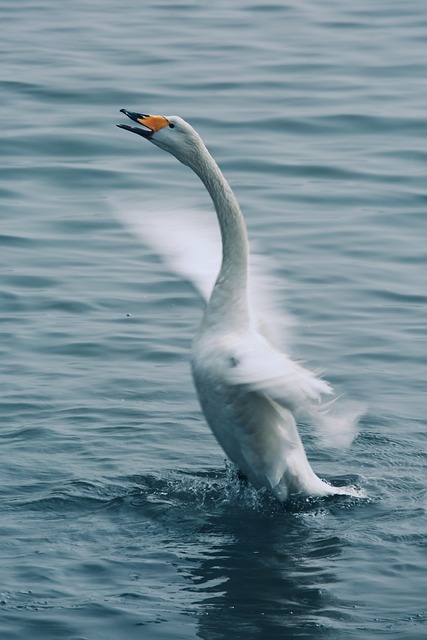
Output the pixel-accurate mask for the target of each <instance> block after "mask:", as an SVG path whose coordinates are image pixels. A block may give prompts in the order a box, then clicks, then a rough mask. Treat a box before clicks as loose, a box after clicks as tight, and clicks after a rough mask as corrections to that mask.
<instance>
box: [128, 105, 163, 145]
mask: <svg viewBox="0 0 427 640" xmlns="http://www.w3.org/2000/svg"><path fill="white" fill-rule="evenodd" d="M120 113H124V114H125V115H126V116H127V117H128V118H130V119H131V120H133V121H134V122H137V123H138V124H140V125H142V128H141V127H131V126H130V125H127V124H118V125H117V126H118V127H119V128H120V129H126V131H132V133H137V134H138V135H139V136H142V137H143V138H148V140H149V139H150V138H151V136H152V135H153V133H156V131H159V129H163V127H167V126H168V125H169V120H167V118H165V117H164V116H149V115H147V114H146V113H134V112H133V111H127V110H126V109H120Z"/></svg>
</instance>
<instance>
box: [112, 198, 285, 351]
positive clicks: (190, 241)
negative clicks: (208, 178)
mask: <svg viewBox="0 0 427 640" xmlns="http://www.w3.org/2000/svg"><path fill="white" fill-rule="evenodd" d="M112 207H113V211H114V213H115V216H116V218H117V219H118V220H119V221H120V222H121V224H123V225H124V227H125V228H127V229H128V230H129V231H130V233H132V235H134V236H135V237H137V238H138V239H139V240H141V241H142V243H143V244H145V245H146V246H148V247H150V248H151V249H153V250H154V251H155V252H156V253H157V255H158V256H159V257H160V258H161V259H162V260H163V262H164V263H165V264H166V265H167V266H168V267H169V268H170V269H171V271H172V272H173V273H176V274H177V275H179V276H181V277H182V278H183V279H184V280H186V281H187V282H189V283H190V284H191V285H192V286H193V287H194V288H195V290H196V291H197V293H198V294H199V295H200V296H201V297H202V298H203V300H204V301H205V302H208V300H209V298H210V295H211V293H212V289H213V286H214V284H215V280H216V277H217V275H218V273H219V269H220V264H221V237H220V233H219V227H218V222H217V219H216V216H215V214H214V213H213V212H210V211H198V210H197V209H194V208H191V207H188V208H185V209H178V208H174V209H172V210H171V209H167V208H165V207H160V206H159V205H158V204H157V205H156V204H154V205H151V204H147V203H146V204H145V207H144V211H141V210H140V209H139V208H137V207H136V206H127V207H126V208H124V207H123V206H117V205H115V203H112ZM264 262H265V261H264V260H263V258H262V257H261V256H260V255H259V254H257V253H252V252H251V256H250V263H251V264H250V286H249V288H250V295H251V303H252V307H253V311H254V316H255V317H256V319H257V323H258V329H259V330H260V331H261V332H262V333H265V334H266V335H268V337H269V339H270V340H271V341H273V342H274V343H275V344H277V345H278V346H280V347H281V348H284V347H286V346H287V345H288V343H290V342H291V340H292V336H291V327H292V326H293V324H294V322H293V319H292V318H291V316H290V315H289V314H286V313H284V312H283V310H280V313H279V312H278V310H279V304H278V303H277V302H276V297H277V295H275V291H274V288H273V286H272V280H273V278H272V277H271V274H270V273H269V271H268V269H267V268H266V266H265V264H264Z"/></svg>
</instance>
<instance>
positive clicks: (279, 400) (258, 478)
mask: <svg viewBox="0 0 427 640" xmlns="http://www.w3.org/2000/svg"><path fill="white" fill-rule="evenodd" d="M122 111H123V113H125V114H126V115H127V116H128V117H129V118H131V120H133V121H135V122H137V123H139V124H140V125H142V126H141V127H135V126H129V125H118V126H119V127H121V128H123V129H127V130H129V131H132V132H134V133H137V134H139V135H141V136H142V137H144V138H146V139H148V140H149V141H150V142H152V143H153V144H155V145H156V146H158V147H160V148H161V149H164V150H165V151H168V152H169V153H171V154H172V155H174V156H175V157H176V158H177V159H178V160H179V161H180V162H182V163H183V164H185V165H187V166H188V167H190V168H191V169H192V170H193V171H194V172H195V173H196V174H197V175H198V177H199V178H200V179H201V181H202V182H203V184H204V185H205V187H206V189H207V191H208V192H209V194H210V196H211V198H212V201H213V204H214V206H215V210H216V213H217V218H218V223H219V228H220V233H221V242H222V261H221V266H220V269H219V274H218V276H217V278H216V281H215V284H214V286H213V289H212V290H211V288H209V291H207V289H206V286H205V285H204V284H202V285H201V284H200V278H199V279H198V278H194V280H195V281H196V285H197V286H198V288H199V290H200V291H201V292H202V294H204V295H205V297H208V298H209V300H208V303H207V306H206V310H205V313H204V317H203V320H202V323H201V325H200V328H199V331H198V334H197V336H196V338H195V340H194V342H193V347H192V354H191V365H192V372H193V378H194V382H195V386H196V389H197V393H198V396H199V400H200V404H201V406H202V409H203V412H204V414H205V416H206V420H207V422H208V424H209V426H210V428H211V429H212V432H213V433H214V435H215V437H216V439H217V440H218V442H219V444H220V445H221V447H222V448H223V450H224V451H225V453H226V455H227V456H228V457H229V458H230V460H232V461H233V462H234V463H235V464H236V466H237V467H238V469H239V470H240V472H242V473H243V474H244V475H245V476H247V477H248V479H249V480H250V482H251V483H252V484H253V485H254V486H255V487H257V488H260V487H267V488H268V489H270V490H271V491H272V492H273V493H274V494H275V495H276V496H277V497H278V498H279V499H280V500H285V499H286V498H287V497H288V495H290V494H302V495H312V496H325V495H332V494H350V495H360V494H359V492H357V490H355V489H354V488H351V487H332V486H331V485H329V484H327V483H326V482H324V481H323V480H321V479H320V478H319V477H318V476H317V475H316V474H315V473H314V471H313V469H312V468H311V466H310V463H309V462H308V460H307V456H306V454H305V451H304V447H303V444H302V442H301V438H300V435H299V433H298V430H297V427H296V419H298V418H300V417H303V418H306V419H307V418H309V419H310V420H311V421H312V422H315V423H317V424H320V425H321V426H323V427H324V428H325V429H328V428H329V427H330V426H331V425H333V428H334V429H335V428H336V427H337V426H340V425H339V424H337V423H339V422H341V426H342V428H343V430H345V429H348V426H349V423H350V422H351V423H354V422H355V420H356V419H357V415H356V413H353V415H352V416H347V418H344V417H342V418H341V419H339V418H337V417H333V416H330V415H328V413H327V409H328V405H326V404H323V403H322V396H325V395H326V396H330V395H331V394H332V393H333V392H332V389H331V387H330V386H329V384H328V383H327V382H325V381H324V380H322V379H320V378H319V377H317V376H316V375H315V374H314V373H313V372H311V371H309V370H308V369H306V368H304V367H303V366H301V365H300V364H299V363H297V362H295V361H293V360H292V359H291V358H289V357H288V356H287V355H285V354H284V353H281V352H280V351H278V350H277V349H276V348H275V347H274V346H273V344H272V343H271V342H270V340H269V338H268V337H267V335H266V333H265V330H264V324H263V323H262V322H261V320H260V318H259V317H258V315H257V313H256V310H255V309H254V308H253V304H252V301H251V296H250V289H249V269H248V254H249V251H248V240H247V232H246V226H245V223H244V219H243V216H242V213H241V211H240V208H239V205H238V202H237V200H236V198H235V196H234V193H233V191H232V190H231V188H230V186H229V184H228V183H227V181H226V180H225V178H224V176H223V174H222V173H221V171H220V169H219V167H218V165H217V164H216V163H215V161H214V160H213V158H212V156H211V155H210V153H209V152H208V150H207V148H206V146H205V145H204V143H203V141H202V139H201V138H200V136H199V135H198V133H197V132H196V131H195V130H194V129H193V128H192V127H191V126H190V125H189V124H188V123H187V122H185V121H184V120H183V119H182V118H179V117H178V116H170V117H167V118H165V117H163V116H147V115H145V114H137V113H133V112H128V111H126V110H124V109H123V110H122ZM172 237H173V233H172ZM194 269H195V270H197V265H195V266H194ZM202 281H203V283H204V282H205V280H204V279H202ZM208 294H210V295H208Z"/></svg>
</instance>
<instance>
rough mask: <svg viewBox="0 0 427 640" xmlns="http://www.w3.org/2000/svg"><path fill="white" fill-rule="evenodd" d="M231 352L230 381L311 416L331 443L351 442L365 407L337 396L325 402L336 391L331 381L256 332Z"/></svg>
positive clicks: (300, 414) (225, 371) (295, 411)
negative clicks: (282, 351)
mask: <svg viewBox="0 0 427 640" xmlns="http://www.w3.org/2000/svg"><path fill="white" fill-rule="evenodd" d="M229 354H232V355H228V362H229V366H228V367H227V368H225V369H224V375H225V378H226V381H227V383H228V384H230V385H236V386H240V387H243V388H245V389H246V390H248V391H251V392H256V393H260V394H264V395H265V396H266V397H268V398H270V399H272V400H274V401H275V402H277V403H278V404H280V405H281V406H282V407H284V408H285V409H287V410H289V411H290V412H292V414H294V415H295V416H300V417H303V418H308V419H309V420H310V421H311V422H313V423H314V424H315V425H316V426H317V427H318V428H319V430H320V433H321V435H322V437H323V438H324V439H325V441H326V442H327V443H328V444H334V445H335V446H340V447H342V446H348V445H349V444H350V443H351V441H352V440H353V438H354V436H355V433H356V425H357V421H358V419H359V417H360V415H361V413H362V408H361V407H360V406H358V405H356V404H355V403H354V404H350V403H346V404H345V405H344V404H343V403H338V402H336V400H338V399H336V398H335V399H333V400H332V401H329V402H326V403H325V402H323V396H329V397H331V396H332V395H333V393H334V392H333V389H332V387H331V386H330V385H329V384H328V382H326V381H325V380H323V379H321V378H319V377H318V376H317V375H316V374H315V373H314V372H312V371H310V370H309V369H306V368H305V367H303V366H302V365H301V364H299V363H298V362H295V361H294V360H292V359H291V358H289V357H288V356H287V355H286V354H284V353H280V352H279V351H277V350H276V349H275V348H274V347H272V346H271V345H270V344H269V343H268V342H267V340H265V339H264V337H263V336H259V334H257V333H255V332H252V333H251V335H250V339H246V340H245V341H244V342H240V343H239V344H238V343H235V344H234V345H232V346H231V345H230V350H229ZM340 404H341V406H340Z"/></svg>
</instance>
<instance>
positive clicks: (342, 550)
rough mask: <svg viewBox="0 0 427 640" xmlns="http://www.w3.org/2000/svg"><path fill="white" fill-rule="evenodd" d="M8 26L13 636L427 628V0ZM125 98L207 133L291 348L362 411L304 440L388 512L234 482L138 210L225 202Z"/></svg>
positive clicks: (124, 14)
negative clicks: (133, 223) (284, 496)
mask: <svg viewBox="0 0 427 640" xmlns="http://www.w3.org/2000/svg"><path fill="white" fill-rule="evenodd" d="M0 17H1V25H2V37H1V40H0V51H1V68H0V69H1V102H2V108H1V110H0V118H1V130H2V135H1V145H0V163H1V173H0V197H1V221H2V224H1V229H0V278H1V280H0V323H1V326H0V332H1V341H0V350H1V368H0V376H1V378H0V386H1V390H2V391H1V460H0V478H1V480H0V487H1V494H2V498H1V520H0V533H1V538H0V553H1V574H0V575H1V580H0V636H1V638H4V639H5V640H15V639H19V640H21V639H22V638H31V639H38V638H40V639H41V638H43V639H44V640H47V639H62V638H64V639H65V638H66V639H68V640H69V639H75V640H77V639H83V638H84V639H88V640H89V639H90V640H98V639H102V640H110V639H111V640H112V639H116V638H127V639H132V640H133V639H134V638H135V639H136V638H138V639H139V638H150V639H151V638H153V639H157V638H158V639H171V638H173V639H181V638H182V639H186V640H187V639H190V638H201V639H203V640H221V639H223V638H224V639H225V638H245V639H252V638H263V639H264V638H268V639H276V638H289V639H290V638H316V639H317V638H331V639H332V640H335V639H337V638H340V639H341V638H358V639H362V638H363V640H368V639H371V638H372V639H373V638H379V637H387V638H396V639H397V638H399V639H400V638H405V640H415V639H418V638H425V637H426V632H427V608H426V604H425V575H426V569H427V554H426V523H427V518H426V429H425V409H426V373H425V372H426V317H427V316H426V306H427V305H426V303H427V295H426V282H427V280H426V233H427V217H426V206H427V192H426V179H425V173H426V160H427V152H426V134H427V116H426V102H427V81H426V78H427V55H426V45H427V16H426V12H425V4H424V2H422V1H421V0H409V1H408V2H405V3H402V2H397V1H395V0H387V1H385V0H377V2H368V1H367V0H361V1H360V2H358V3H342V2H338V0H327V1H326V2H322V3H318V2H314V1H313V0H302V1H301V2H278V1H273V2H260V1H256V0H235V1H234V2H229V1H228V0H227V1H225V0H218V1H217V2H216V3H214V4H212V3H205V2H196V1H195V0H187V1H182V2H181V1H178V0H169V1H162V2H154V1H150V0H147V1H143V2H139V3H136V2H131V1H130V0H124V1H123V2H120V3H117V2H110V1H108V0H85V2H83V1H82V0H75V1H74V2H68V3H64V2H62V3H59V2H53V1H52V0H38V1H37V2H36V1H34V0H21V1H20V2H19V3H17V2H12V1H11V0H2V2H1V3H0ZM122 107H126V108H128V109H130V110H135V111H142V112H145V113H164V114H166V115H167V114H179V115H181V116H183V117H184V118H185V119H187V120H188V121H190V122H191V123H192V124H193V125H194V126H195V127H196V128H197V129H198V130H199V132H200V134H201V135H202V137H203V138H204V140H205V141H206V143H207V145H208V146H209V148H210V150H211V151H212V153H213V155H214V156H215V158H216V159H217V161H218V162H219V164H220V166H221V167H222V169H223V171H224V173H225V175H226V177H227V178H228V179H229V181H230V183H231V184H232V186H233V188H234V189H235V192H236V195H237V197H238V199H239V201H240V203H241V206H242V209H243V211H244V214H245V217H246V220H247V224H248V227H249V232H250V237H251V239H252V240H253V242H254V243H255V244H256V247H257V249H259V250H260V252H261V253H263V254H264V255H265V256H266V257H267V259H268V261H269V262H270V266H271V273H272V280H273V283H274V286H275V288H276V291H277V294H278V298H279V301H280V305H281V308H282V311H283V313H284V314H285V313H288V312H289V313H291V314H292V315H293V316H294V317H295V318H296V320H297V330H296V334H295V345H294V353H295V355H297V356H298V357H301V358H304V359H305V360H306V361H307V362H308V363H309V364H310V365H311V366H314V367H317V366H321V367H324V368H325V371H326V377H327V378H328V379H329V380H330V381H331V382H332V383H333V384H334V385H335V386H336V387H337V389H339V391H340V392H343V393H345V395H346V396H347V397H350V398H352V399H355V400H357V401H360V402H362V403H364V404H366V407H367V410H366V412H365V414H364V416H363V418H362V420H361V423H360V430H359V433H358V436H357V438H356V439H355V440H354V442H353V444H352V445H351V447H349V448H348V449H346V450H344V451H337V450H335V449H329V448H320V447H319V443H318V442H317V441H316V440H314V439H313V438H312V437H311V435H310V433H305V434H304V437H305V443H306V447H307V452H308V455H309V458H310V460H311V461H312V464H313V467H314V468H315V470H316V472H317V473H318V474H319V475H320V476H321V477H323V478H326V479H328V480H331V481H332V482H338V481H342V482H345V483H350V482H352V483H355V484H357V485H358V486H360V487H362V488H364V489H365V490H366V491H367V494H368V496H369V497H368V499H367V500H363V501H358V500H352V499H333V500H317V501H316V500H309V501H304V502H295V503H291V504H288V505H286V506H285V507H281V506H280V505H278V504H277V503H275V501H274V500H273V499H271V498H269V497H268V496H263V495H258V494H256V493H255V492H254V491H252V490H250V489H249V488H246V489H245V488H242V487H239V485H238V484H237V483H236V480H235V478H234V475H233V472H232V470H231V469H230V468H229V467H228V466H227V465H226V464H225V463H224V456H223V454H222V452H221V450H220V449H219V447H218V445H217V444H216V442H215V440H214V439H213V437H212V435H211V434H210V432H209V430H208V428H207V427H206V425H205V423H204V419H203V416H202V415H201V412H200V409H199V407H198V404H197V401H196V398H195V393H194V390H193V386H192V381H191V377H190V373H189V367H188V351H189V347H190V343H191V338H192V336H193V335H194V332H195V330H196V327H197V325H198V322H199V321H200V318H201V313H202V307H203V305H202V303H201V301H200V300H199V299H198V298H197V296H196V295H195V292H194V291H193V289H192V288H191V287H190V286H189V284H188V283H186V282H185V281H182V280H181V279H180V278H179V277H177V276H176V275H175V274H174V273H173V272H172V271H171V270H170V269H169V268H168V266H167V265H165V264H164V262H162V260H161V258H160V257H159V256H158V255H157V254H156V252H155V251H154V250H153V248H152V247H150V246H148V245H144V244H142V243H141V242H140V241H139V240H138V239H137V238H135V237H133V236H132V234H130V233H129V231H128V230H127V229H126V228H125V227H123V226H122V225H121V224H120V221H119V218H120V214H121V213H123V212H126V211H127V210H128V209H131V208H133V209H135V207H136V208H137V209H138V208H139V209H140V211H141V216H142V219H143V216H144V213H147V212H148V211H149V210H150V208H152V207H154V206H155V207H157V211H158V215H160V216H161V214H162V210H163V211H165V212H166V211H167V212H168V214H169V218H168V220H170V214H171V212H172V214H174V212H175V211H176V213H177V215H176V225H177V227H179V224H180V214H179V212H180V211H183V210H186V209H187V208H193V209H194V208H195V209H197V210H199V211H200V212H201V215H206V217H207V218H208V217H210V216H212V215H213V214H212V211H211V206H210V203H209V201H208V197H207V195H206V194H205V192H204V190H203V187H202V186H201V185H200V184H199V183H198V181H197V179H196V178H195V177H194V176H193V175H192V174H191V173H190V172H189V171H188V170H187V169H186V168H184V167H182V166H180V165H179V164H178V163H177V162H176V161H175V160H174V159H173V158H171V157H169V156H168V155H167V154H164V153H163V152H161V151H159V150H157V149H154V148H153V147H151V146H150V145H148V144H147V143H146V142H144V141H143V140H142V139H140V138H137V136H131V135H130V134H127V133H126V132H123V131H121V130H119V129H117V128H116V127H115V126H114V125H115V123H116V122H121V121H123V119H122V116H121V114H119V113H118V111H119V109H120V108H122ZM165 233H170V234H173V233H174V228H173V226H168V227H167V228H165Z"/></svg>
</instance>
